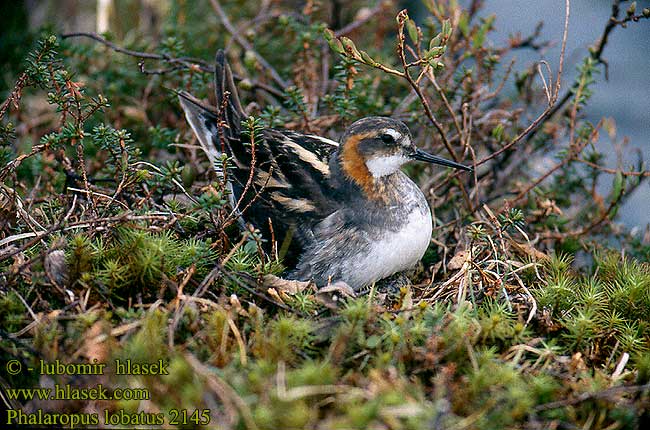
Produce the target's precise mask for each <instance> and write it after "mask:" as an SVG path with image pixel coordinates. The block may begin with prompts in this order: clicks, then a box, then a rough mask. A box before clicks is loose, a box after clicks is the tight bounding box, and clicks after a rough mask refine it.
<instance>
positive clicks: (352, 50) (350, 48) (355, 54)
mask: <svg viewBox="0 0 650 430" xmlns="http://www.w3.org/2000/svg"><path fill="white" fill-rule="evenodd" d="M341 43H342V44H343V48H344V49H345V52H346V53H347V54H348V55H350V56H351V57H352V58H354V59H355V60H361V53H360V52H359V50H358V49H357V47H356V46H354V42H353V41H352V40H351V39H349V38H347V37H345V36H343V37H341Z"/></svg>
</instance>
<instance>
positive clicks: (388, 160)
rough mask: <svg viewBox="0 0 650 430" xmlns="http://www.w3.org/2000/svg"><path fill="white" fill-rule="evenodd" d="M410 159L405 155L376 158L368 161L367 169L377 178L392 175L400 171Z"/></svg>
mask: <svg viewBox="0 0 650 430" xmlns="http://www.w3.org/2000/svg"><path fill="white" fill-rule="evenodd" d="M408 161H409V159H408V158H407V157H405V156H403V155H399V154H396V155H389V156H387V157H376V158H372V159H370V160H368V161H366V167H368V170H369V171H370V174H371V175H372V176H373V177H375V178H381V177H382V176H386V175H390V174H393V173H395V172H397V171H398V170H399V168H400V167H401V166H402V164H404V163H406V162H408Z"/></svg>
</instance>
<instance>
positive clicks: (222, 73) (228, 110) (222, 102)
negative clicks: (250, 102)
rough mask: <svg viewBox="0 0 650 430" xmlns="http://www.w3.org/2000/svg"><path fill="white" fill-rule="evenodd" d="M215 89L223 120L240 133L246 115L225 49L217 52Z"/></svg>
mask: <svg viewBox="0 0 650 430" xmlns="http://www.w3.org/2000/svg"><path fill="white" fill-rule="evenodd" d="M214 89H215V92H216V96H217V109H219V110H220V112H221V113H222V114H223V117H224V118H223V119H224V120H225V122H226V124H227V125H228V126H229V127H230V128H231V130H233V131H239V129H240V123H241V120H242V119H244V118H245V117H246V113H245V112H244V109H243V108H242V106H241V102H240V101H239V95H238V94H237V87H236V86H235V81H234V80H233V78H232V71H231V70H230V64H228V60H226V54H225V53H224V52H223V49H219V50H218V51H217V55H216V58H215V67H214Z"/></svg>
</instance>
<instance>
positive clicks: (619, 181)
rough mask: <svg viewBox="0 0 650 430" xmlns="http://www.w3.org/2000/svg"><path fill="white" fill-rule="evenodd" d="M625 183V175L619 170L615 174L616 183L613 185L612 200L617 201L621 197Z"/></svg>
mask: <svg viewBox="0 0 650 430" xmlns="http://www.w3.org/2000/svg"><path fill="white" fill-rule="evenodd" d="M624 185H625V177H624V176H623V174H622V173H621V172H620V171H619V172H616V175H614V184H613V185H612V200H613V201H616V200H618V199H619V198H620V197H621V194H622V193H623V189H624Z"/></svg>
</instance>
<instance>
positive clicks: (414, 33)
mask: <svg viewBox="0 0 650 430" xmlns="http://www.w3.org/2000/svg"><path fill="white" fill-rule="evenodd" d="M406 29H407V30H408V32H409V37H410V38H411V40H412V41H413V43H414V44H416V45H417V44H419V42H420V40H419V39H420V37H419V34H418V27H417V25H415V22H413V20H412V19H409V20H408V21H406Z"/></svg>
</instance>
